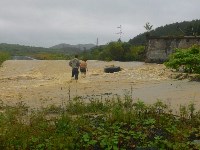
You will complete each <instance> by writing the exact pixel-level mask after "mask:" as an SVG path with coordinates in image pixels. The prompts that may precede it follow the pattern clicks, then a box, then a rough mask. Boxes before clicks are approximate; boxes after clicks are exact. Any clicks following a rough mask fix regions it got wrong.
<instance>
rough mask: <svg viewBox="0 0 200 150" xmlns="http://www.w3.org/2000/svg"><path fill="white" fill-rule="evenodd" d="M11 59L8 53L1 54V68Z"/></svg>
mask: <svg viewBox="0 0 200 150" xmlns="http://www.w3.org/2000/svg"><path fill="white" fill-rule="evenodd" d="M9 58H10V54H9V53H7V52H0V66H1V64H2V63H3V62H4V61H6V60H7V59H9Z"/></svg>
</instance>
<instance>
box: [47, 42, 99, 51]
mask: <svg viewBox="0 0 200 150" xmlns="http://www.w3.org/2000/svg"><path fill="white" fill-rule="evenodd" d="M93 47H95V45H94V44H76V45H71V44H66V43H61V44H58V45H55V46H52V47H50V48H51V49H66V48H75V49H77V50H89V49H91V48H93Z"/></svg>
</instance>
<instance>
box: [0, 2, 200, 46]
mask: <svg viewBox="0 0 200 150" xmlns="http://www.w3.org/2000/svg"><path fill="white" fill-rule="evenodd" d="M199 5H200V1H199V0H190V1H188V0H181V1H180V0H168V1H165V0H1V1H0V43H3V42H7V43H20V44H24V45H26V44H28V45H36V46H44V47H49V46H53V45H54V44H59V43H63V42H64V43H69V44H78V43H95V40H96V38H97V37H98V38H99V43H100V44H105V43H107V42H109V41H114V40H117V39H118V37H119V35H117V34H116V33H117V32H118V31H119V30H118V29H117V26H119V25H120V24H121V25H122V31H123V35H122V39H123V40H124V41H128V40H129V39H130V38H133V37H134V36H136V35H137V34H140V33H142V32H144V31H145V29H144V27H143V26H144V24H145V23H146V22H150V23H151V24H153V26H154V28H156V27H158V26H162V25H165V24H170V23H174V22H180V21H185V20H186V21H190V20H193V19H200V16H199V14H200V9H199V8H198V7H199Z"/></svg>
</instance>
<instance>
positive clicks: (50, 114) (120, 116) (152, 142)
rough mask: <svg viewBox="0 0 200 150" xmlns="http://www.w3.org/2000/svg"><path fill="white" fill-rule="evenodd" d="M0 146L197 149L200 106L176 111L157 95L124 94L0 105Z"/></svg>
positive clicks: (198, 146) (49, 148)
mask: <svg viewBox="0 0 200 150" xmlns="http://www.w3.org/2000/svg"><path fill="white" fill-rule="evenodd" d="M0 108H1V113H0V143H1V144H0V149H9V150H12V149H20V150H23V149H24V150H25V149H38V150H43V149H48V150H51V149H56V150H57V149H69V150H73V149H74V150H79V149H80V150H84V149H85V150H104V149H107V150H118V149H120V150H147V149H148V150H149V149H151V150H161V149H163V150H165V149H168V150H180V149H181V150H189V149H192V150H195V149H196V150H198V149H200V144H199V143H198V142H199V140H200V111H197V110H195V107H194V104H191V105H189V106H181V107H180V111H179V114H180V115H178V116H175V115H173V114H172V113H171V112H172V111H171V110H170V108H169V107H168V106H167V105H166V104H164V103H162V102H161V101H158V102H156V103H155V104H153V105H146V104H145V103H144V102H142V101H140V100H138V101H136V102H134V101H133V100H132V99H131V98H130V97H128V96H125V97H124V98H123V99H122V98H120V97H118V98H116V99H112V100H108V99H106V100H104V102H102V101H101V100H99V99H93V100H90V102H89V103H85V102H84V100H83V99H81V98H78V97H76V98H74V99H73V100H71V101H70V102H69V103H68V104H66V106H64V107H63V106H53V105H52V106H50V107H48V108H43V109H42V110H37V111H30V110H29V108H28V107H27V106H26V105H24V104H23V103H19V104H17V105H16V106H15V107H10V106H5V105H4V104H3V103H2V104H1V105H0Z"/></svg>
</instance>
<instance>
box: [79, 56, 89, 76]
mask: <svg viewBox="0 0 200 150" xmlns="http://www.w3.org/2000/svg"><path fill="white" fill-rule="evenodd" d="M86 71H88V68H87V59H83V60H82V61H81V63H80V72H81V74H82V75H84V76H83V77H86Z"/></svg>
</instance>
